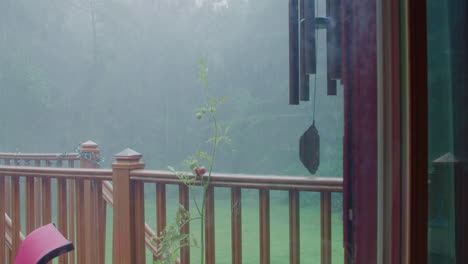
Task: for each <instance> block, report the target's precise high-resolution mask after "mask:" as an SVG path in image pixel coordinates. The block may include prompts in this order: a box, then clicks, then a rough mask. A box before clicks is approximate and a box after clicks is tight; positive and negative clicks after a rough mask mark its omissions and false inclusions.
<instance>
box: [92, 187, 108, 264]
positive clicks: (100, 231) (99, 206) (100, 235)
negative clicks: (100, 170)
mask: <svg viewBox="0 0 468 264" xmlns="http://www.w3.org/2000/svg"><path fill="white" fill-rule="evenodd" d="M94 184H95V187H96V202H95V203H96V220H95V222H96V223H97V224H96V225H95V227H96V230H95V232H96V234H97V239H96V241H97V243H98V245H97V247H96V248H97V259H98V263H105V255H106V254H105V251H106V202H105V201H104V198H103V196H102V181H100V180H96V181H94Z"/></svg>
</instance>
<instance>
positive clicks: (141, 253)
mask: <svg viewBox="0 0 468 264" xmlns="http://www.w3.org/2000/svg"><path fill="white" fill-rule="evenodd" d="M141 157H142V155H141V154H140V153H138V152H136V151H134V150H131V149H126V150H124V151H122V152H120V153H118V154H116V155H115V156H114V158H115V160H116V162H115V163H113V164H112V171H113V173H112V181H113V185H114V216H113V217H114V226H113V227H114V230H113V234H114V241H113V251H112V256H113V257H112V260H113V263H114V264H128V263H145V261H144V259H145V244H144V243H145V234H144V230H145V221H144V219H145V217H144V200H143V199H142V198H143V182H132V181H131V180H130V171H131V170H134V169H143V168H144V167H145V164H144V163H143V162H140V159H141Z"/></svg>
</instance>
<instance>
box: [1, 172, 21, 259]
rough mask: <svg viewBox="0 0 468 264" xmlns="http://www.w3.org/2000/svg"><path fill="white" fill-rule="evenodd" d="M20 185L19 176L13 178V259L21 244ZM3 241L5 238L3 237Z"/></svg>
mask: <svg viewBox="0 0 468 264" xmlns="http://www.w3.org/2000/svg"><path fill="white" fill-rule="evenodd" d="M20 197H21V193H20V183H19V176H12V177H11V201H12V204H11V211H12V212H11V221H12V229H11V240H12V255H13V258H14V257H15V256H16V253H17V252H18V249H19V245H20V244H21V238H20V231H21V210H20V209H21V208H20ZM2 239H3V236H2Z"/></svg>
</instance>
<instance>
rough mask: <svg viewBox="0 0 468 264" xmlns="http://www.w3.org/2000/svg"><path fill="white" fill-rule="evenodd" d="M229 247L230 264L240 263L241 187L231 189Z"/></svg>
mask: <svg viewBox="0 0 468 264" xmlns="http://www.w3.org/2000/svg"><path fill="white" fill-rule="evenodd" d="M231 239H232V243H231V247H232V264H241V263H242V193H241V189H240V188H238V187H234V188H232V189H231Z"/></svg>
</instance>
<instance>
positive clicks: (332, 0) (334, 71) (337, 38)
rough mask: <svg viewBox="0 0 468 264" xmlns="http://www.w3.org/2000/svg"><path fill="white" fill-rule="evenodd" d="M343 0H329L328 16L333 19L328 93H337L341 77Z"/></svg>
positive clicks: (328, 44)
mask: <svg viewBox="0 0 468 264" xmlns="http://www.w3.org/2000/svg"><path fill="white" fill-rule="evenodd" d="M340 2H341V0H327V17H330V18H332V19H333V22H332V23H331V24H330V25H329V26H328V30H327V83H328V85H327V87H328V88H327V94H328V95H336V85H337V84H336V80H339V79H341V15H340V12H341V5H340Z"/></svg>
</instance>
